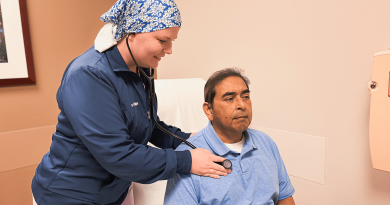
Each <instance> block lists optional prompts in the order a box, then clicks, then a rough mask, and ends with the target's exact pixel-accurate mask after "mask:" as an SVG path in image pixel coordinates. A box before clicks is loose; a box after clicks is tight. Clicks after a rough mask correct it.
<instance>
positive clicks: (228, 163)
mask: <svg viewBox="0 0 390 205" xmlns="http://www.w3.org/2000/svg"><path fill="white" fill-rule="evenodd" d="M131 34H133V33H129V34H128V35H127V37H126V44H127V48H128V49H129V52H130V55H131V58H133V61H134V63H135V65H136V66H137V70H138V71H139V72H140V73H141V75H142V76H144V77H145V78H146V79H147V81H148V84H149V95H150V96H149V97H150V117H151V118H152V119H153V122H154V124H155V125H156V126H157V128H158V129H159V130H161V131H163V132H164V133H165V134H167V135H170V136H172V137H175V138H177V139H179V140H180V141H182V142H184V143H186V144H187V145H188V146H190V147H191V148H192V149H196V147H195V146H194V145H193V144H191V143H190V142H188V141H187V140H185V139H183V138H182V137H179V136H177V135H175V134H173V133H172V132H169V131H168V130H166V129H164V128H163V127H162V126H161V125H159V124H158V123H157V121H156V119H155V118H154V96H155V90H154V69H151V71H150V76H148V75H146V73H145V72H144V71H143V70H142V68H141V67H139V66H138V64H137V61H135V58H134V56H133V53H132V52H131V49H130V46H129V36H130V35H131ZM215 163H217V164H220V165H222V166H223V167H224V168H225V169H231V168H232V165H233V164H232V162H231V161H230V160H228V159H225V160H224V161H223V162H215Z"/></svg>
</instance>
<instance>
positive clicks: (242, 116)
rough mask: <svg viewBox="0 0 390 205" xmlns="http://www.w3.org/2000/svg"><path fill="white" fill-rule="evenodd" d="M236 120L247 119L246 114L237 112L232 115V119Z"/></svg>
mask: <svg viewBox="0 0 390 205" xmlns="http://www.w3.org/2000/svg"><path fill="white" fill-rule="evenodd" d="M237 118H248V113H247V112H237V113H235V114H234V115H233V119H237Z"/></svg>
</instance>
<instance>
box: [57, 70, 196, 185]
mask: <svg viewBox="0 0 390 205" xmlns="http://www.w3.org/2000/svg"><path fill="white" fill-rule="evenodd" d="M59 92H60V93H59V106H60V109H61V110H63V111H64V113H65V115H66V116H67V117H68V119H69V120H70V122H71V124H72V126H73V128H74V130H75V132H76V134H77V135H78V137H79V138H80V139H81V141H82V143H83V144H84V145H85V146H86V147H87V148H88V150H89V151H90V152H91V154H92V155H93V156H94V157H95V159H96V160H97V161H98V162H99V164H100V165H101V166H102V167H104V168H105V169H106V170H107V171H109V172H111V173H112V174H114V175H116V176H118V177H121V178H123V179H126V180H129V181H134V182H139V183H153V182H155V181H157V180H165V179H169V178H172V177H174V175H175V174H176V173H177V172H178V171H179V170H178V166H177V165H178V160H179V159H181V160H184V159H188V158H190V159H191V154H190V152H189V151H183V152H175V151H174V150H173V149H165V150H161V149H157V148H153V147H150V146H146V145H140V144H135V143H134V141H133V140H131V136H129V131H128V128H127V126H126V123H125V116H124V114H123V112H122V109H121V106H120V102H119V98H118V95H117V93H116V90H115V89H114V86H113V84H112V83H111V82H110V80H109V78H107V77H106V74H105V73H103V72H102V71H100V70H96V69H95V68H91V67H85V68H78V70H77V71H75V72H72V75H71V76H67V78H66V80H65V81H63V84H62V85H61V88H60V90H59Z"/></svg>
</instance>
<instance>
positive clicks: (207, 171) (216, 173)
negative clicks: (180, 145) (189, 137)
mask: <svg viewBox="0 0 390 205" xmlns="http://www.w3.org/2000/svg"><path fill="white" fill-rule="evenodd" d="M190 152H191V157H192V166H191V173H193V174H197V175H201V176H206V177H212V178H216V179H219V178H220V176H226V175H227V174H228V173H230V172H231V170H230V169H225V168H223V166H221V165H219V164H216V163H214V162H222V161H223V160H225V158H223V157H219V156H215V155H213V154H212V153H211V152H210V151H209V150H207V149H203V148H197V149H192V150H190Z"/></svg>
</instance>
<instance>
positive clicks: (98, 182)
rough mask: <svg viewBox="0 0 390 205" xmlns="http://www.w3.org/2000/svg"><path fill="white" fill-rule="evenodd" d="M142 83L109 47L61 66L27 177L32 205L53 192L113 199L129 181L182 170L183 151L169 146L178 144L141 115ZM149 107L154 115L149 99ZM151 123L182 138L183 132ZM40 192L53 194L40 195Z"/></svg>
mask: <svg viewBox="0 0 390 205" xmlns="http://www.w3.org/2000/svg"><path fill="white" fill-rule="evenodd" d="M145 71H146V72H147V73H148V69H145ZM142 81H144V82H145V79H143V78H142V79H141V78H140V77H139V76H138V75H137V74H135V73H133V72H131V71H130V70H129V69H128V68H127V65H126V63H125V62H124V61H123V59H122V57H121V55H120V53H119V51H118V49H117V47H116V46H113V47H112V48H110V49H108V50H107V51H105V52H103V53H99V52H98V51H96V50H95V49H94V47H91V48H90V49H89V50H88V51H86V52H85V53H84V54H82V55H81V56H79V57H78V58H76V59H75V60H73V61H72V62H71V63H70V64H69V66H68V68H67V69H66V71H65V73H64V75H63V79H62V82H61V85H60V87H59V89H58V92H57V102H58V106H59V108H60V111H61V112H60V114H59V116H58V124H57V127H56V131H55V132H54V134H53V136H52V144H51V147H50V152H48V153H47V154H46V155H45V156H44V157H43V159H42V162H41V163H40V164H39V165H38V167H37V170H36V173H35V176H34V178H33V183H32V191H33V194H34V197H35V199H36V200H37V202H38V204H39V205H44V203H43V201H48V202H49V201H55V200H56V197H58V199H60V198H61V197H70V198H73V199H77V200H80V201H84V203H83V204H121V202H122V201H123V197H122V196H123V194H125V192H126V191H127V189H128V187H129V186H130V184H131V182H133V181H134V182H139V183H152V182H155V181H157V180H165V179H169V178H172V177H174V175H175V174H176V173H185V174H189V173H190V169H191V154H190V152H189V151H185V152H183V151H174V150H173V149H172V148H176V147H177V146H178V145H179V144H180V143H181V142H180V141H179V140H176V139H173V137H170V136H169V135H166V134H164V133H162V132H161V131H160V130H159V129H158V128H157V127H155V125H154V123H153V122H152V120H150V119H148V113H147V112H148V111H150V104H149V103H150V101H149V95H148V92H149V87H148V84H147V83H146V84H145V85H146V87H145V88H144V84H143V82H142ZM154 109H155V113H157V104H156V106H155V107H154ZM158 121H159V120H158ZM159 124H160V125H162V126H163V127H165V128H166V129H168V130H169V131H171V132H173V133H175V134H177V135H179V136H181V137H183V138H188V137H189V135H190V134H189V133H184V132H181V131H180V129H178V128H176V127H171V126H168V125H166V124H165V123H163V122H162V121H159ZM147 142H151V143H153V144H154V145H156V146H157V147H160V148H162V149H157V148H153V147H150V146H147V145H146V144H147ZM46 190H47V191H50V192H51V193H53V194H49V195H48V194H44V193H47V192H45V191H46ZM47 197H48V198H47ZM40 202H42V203H43V204H41V203H40ZM55 204H56V205H61V204H72V203H65V202H61V201H60V200H59V201H58V202H57V203H55ZM76 204H77V203H76Z"/></svg>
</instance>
